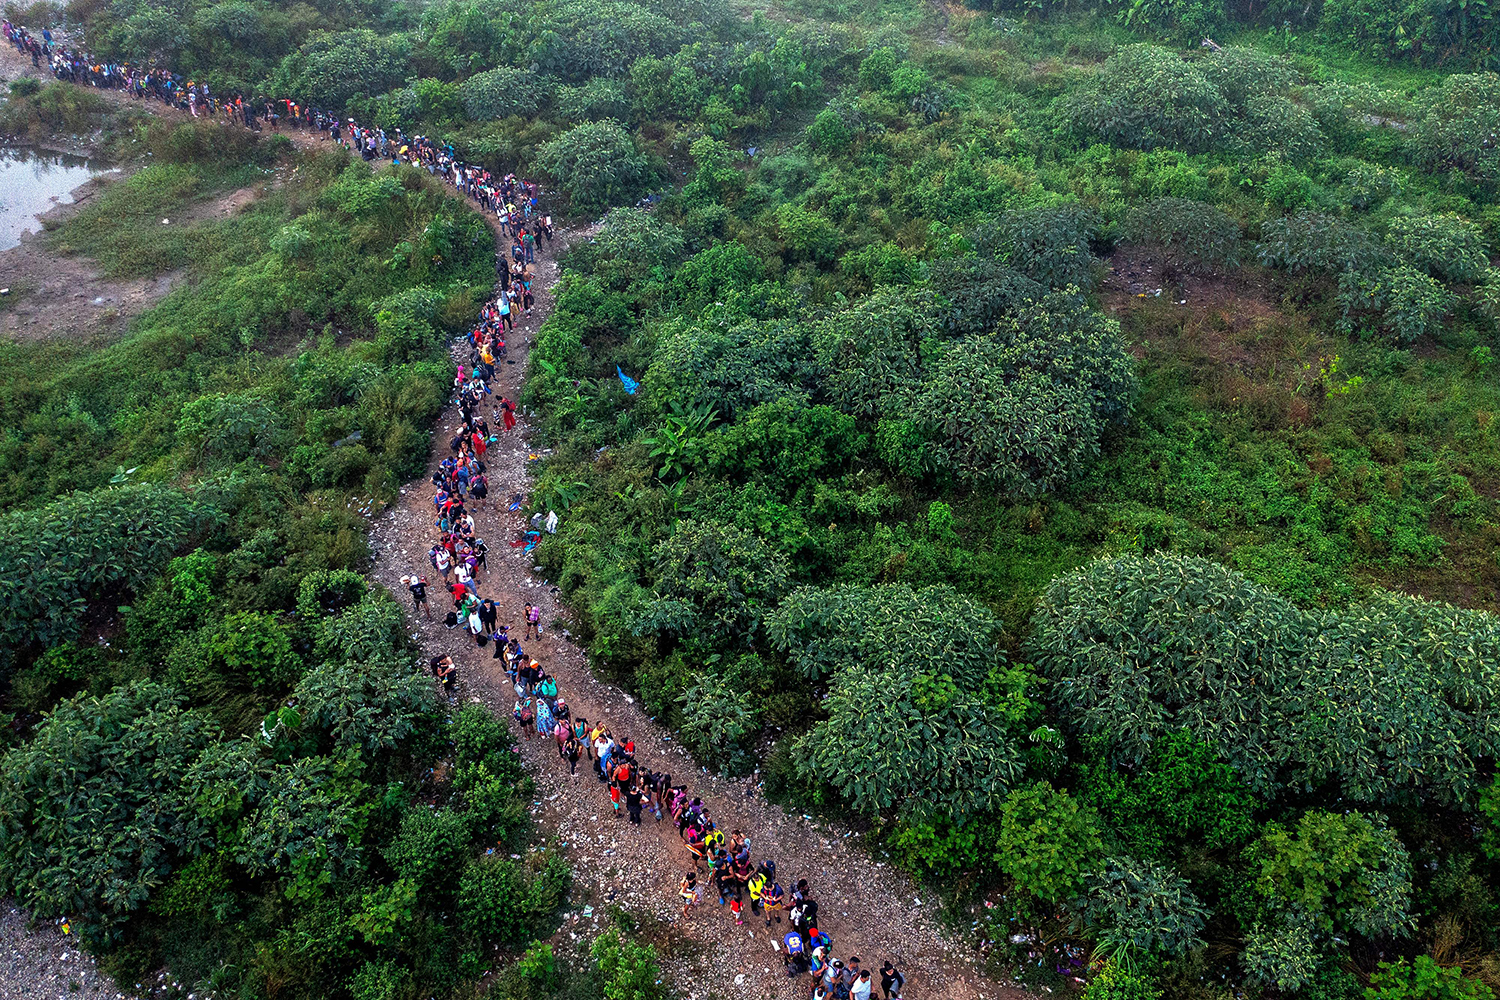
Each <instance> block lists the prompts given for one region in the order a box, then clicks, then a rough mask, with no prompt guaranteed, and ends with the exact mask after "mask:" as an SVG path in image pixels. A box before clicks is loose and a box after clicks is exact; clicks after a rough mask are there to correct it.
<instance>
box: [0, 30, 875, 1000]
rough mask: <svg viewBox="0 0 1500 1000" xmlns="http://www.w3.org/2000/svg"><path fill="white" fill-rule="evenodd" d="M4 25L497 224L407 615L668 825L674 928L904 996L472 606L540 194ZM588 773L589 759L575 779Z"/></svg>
mask: <svg viewBox="0 0 1500 1000" xmlns="http://www.w3.org/2000/svg"><path fill="white" fill-rule="evenodd" d="M0 27H3V32H4V35H5V38H6V40H7V41H8V42H9V43H10V44H11V45H13V46H14V47H15V48H16V49H17V50H19V51H20V52H21V53H22V54H24V55H29V56H30V57H31V60H32V64H33V65H34V66H36V67H38V68H39V69H40V68H41V67H42V66H43V65H44V64H45V65H46V66H47V68H48V69H49V70H50V71H51V72H52V74H53V75H54V76H55V77H56V78H57V79H59V80H64V81H68V82H72V83H75V84H79V85H83V86H92V87H100V88H107V89H115V90H121V91H124V92H126V93H128V94H130V95H131V96H132V97H134V98H135V99H137V100H159V101H162V102H163V103H165V104H167V105H169V106H171V107H174V108H178V109H180V110H184V111H187V112H189V113H191V114H192V115H194V116H195V117H204V116H208V117H217V118H222V119H224V120H227V121H230V122H236V123H240V124H243V125H244V126H245V127H247V128H251V129H257V130H258V129H260V128H262V127H269V128H271V129H273V130H274V129H279V128H281V127H290V128H296V129H302V130H307V131H311V132H314V133H323V134H325V135H326V137H327V139H328V140H329V141H330V142H334V143H338V144H340V145H342V146H345V147H346V148H348V149H349V150H350V151H351V152H353V153H357V154H359V155H360V156H362V157H363V158H364V159H365V160H368V161H373V160H377V159H382V160H383V159H389V160H390V161H391V162H392V163H408V164H412V165H415V166H418V167H422V168H425V169H426V170H427V171H428V172H429V173H431V174H433V175H434V176H440V177H442V178H443V179H444V180H445V181H447V182H448V183H450V184H452V185H453V186H454V187H455V188H457V189H458V190H459V191H461V192H463V193H464V194H465V195H466V196H468V197H469V198H470V199H471V200H472V201H474V202H476V203H477V204H478V205H479V206H480V208H481V209H483V210H485V211H487V212H490V213H492V214H493V215H494V216H496V217H497V219H498V226H497V228H498V229H499V231H500V234H501V235H502V236H504V237H508V238H509V239H510V241H511V245H510V248H509V254H508V256H507V255H505V254H497V258H498V260H497V265H496V269H497V274H498V278H499V281H498V284H499V289H498V291H497V294H496V297H495V299H494V300H493V301H491V302H490V303H489V304H488V305H486V306H485V308H484V309H483V310H482V312H481V315H480V317H479V320H478V321H477V322H476V323H475V324H474V326H473V327H472V329H470V331H469V333H468V336H467V349H466V355H467V356H466V359H465V361H464V362H463V363H460V364H458V365H457V368H456V371H455V375H454V391H455V400H456V403H457V405H458V410H459V416H460V423H459V426H458V428H457V429H456V431H455V433H454V435H453V436H452V437H451V438H450V440H449V442H448V450H449V455H448V457H447V458H445V459H444V460H443V461H442V462H441V463H440V465H439V468H438V470H437V472H436V473H435V474H434V475H433V477H432V484H433V486H434V494H433V498H432V504H433V511H434V520H433V527H434V530H435V531H436V533H437V541H436V543H435V544H434V545H433V546H432V547H431V549H430V550H429V552H428V563H429V566H430V569H431V571H432V573H433V574H434V577H433V578H432V579H431V580H430V579H429V577H428V576H427V575H424V574H423V573H422V572H418V573H413V574H408V575H406V576H403V577H402V578H401V582H402V583H403V584H404V585H405V586H406V587H407V588H408V590H409V591H410V593H411V596H412V602H413V607H414V610H415V611H416V613H418V614H421V615H424V616H426V617H427V618H429V619H431V618H432V617H433V614H432V607H431V605H432V597H431V596H430V595H429V589H430V588H431V587H432V585H433V583H434V582H435V581H436V580H437V579H441V581H442V586H443V588H444V591H445V593H446V594H447V595H448V598H449V600H450V601H451V610H448V611H446V612H445V614H444V623H445V624H446V625H447V627H448V628H449V629H450V630H454V631H456V630H459V629H462V630H464V631H465V632H466V633H467V634H468V635H469V636H470V637H471V638H472V640H473V641H474V643H475V644H476V646H478V647H479V648H481V649H483V648H486V647H489V648H491V649H492V651H493V652H492V659H496V660H502V661H503V664H502V666H503V669H504V671H505V674H506V676H507V678H508V679H509V681H510V683H511V686H512V688H513V690H514V692H515V702H514V705H513V706H512V710H511V714H512V717H513V719H514V720H515V722H516V723H517V724H518V725H519V726H520V727H521V729H522V731H523V733H524V734H525V736H526V738H528V739H536V738H540V739H551V740H553V741H554V742H555V744H556V750H557V755H558V759H559V761H560V762H561V765H566V767H567V768H568V772H569V773H570V774H571V775H572V777H573V780H575V781H582V780H583V778H584V776H585V774H589V773H591V774H592V777H593V778H594V780H595V781H597V782H598V783H599V784H600V785H601V786H602V787H603V789H604V790H605V791H606V792H607V794H608V796H609V799H610V805H611V808H612V810H613V815H614V817H615V818H616V819H617V820H619V821H621V822H628V823H630V824H632V825H634V826H637V827H639V826H641V825H642V823H643V821H644V818H645V817H646V816H650V817H651V818H652V820H653V822H654V823H658V824H660V823H668V824H670V826H671V827H672V828H674V829H675V831H676V833H677V835H678V837H679V839H680V840H681V843H682V849H683V852H684V859H685V860H686V861H687V862H689V863H690V864H691V867H690V868H687V869H686V870H685V871H684V873H683V875H682V878H681V880H680V882H679V884H678V889H677V891H678V894H679V896H680V898H681V900H682V916H683V918H684V919H686V918H687V917H689V916H690V915H691V914H693V913H694V912H695V911H696V910H697V908H698V907H699V904H700V903H701V902H703V901H704V900H705V899H714V900H716V901H717V905H719V906H723V907H725V912H726V913H727V914H728V916H729V918H730V919H733V920H734V921H735V923H736V925H743V924H744V923H745V921H746V919H747V917H748V919H750V920H751V921H752V922H753V921H758V920H763V921H764V923H765V927H766V928H768V929H769V928H771V927H773V926H776V927H777V931H776V933H775V934H774V935H773V938H772V940H773V945H772V947H774V948H775V949H776V950H777V951H778V952H779V953H780V955H781V960H782V963H783V966H784V968H785V970H786V973H787V975H788V976H789V977H805V981H807V982H809V984H810V985H809V990H810V996H811V998H812V1000H870V998H871V997H872V996H873V995H874V992H873V991H874V988H875V983H876V982H877V981H878V982H879V984H880V991H881V995H882V996H883V997H884V998H885V1000H893V998H897V997H900V996H901V990H902V988H903V986H904V984H905V981H904V978H903V977H902V975H901V972H900V971H899V970H898V969H897V968H896V966H895V965H894V963H893V962H891V961H889V960H887V961H886V962H885V963H884V964H883V965H882V966H881V967H880V968H879V969H878V970H872V969H870V968H866V967H864V966H863V965H862V964H861V960H860V959H859V957H858V956H854V955H851V956H849V958H848V959H847V961H845V960H841V959H839V958H836V957H834V951H833V942H832V940H831V939H830V938H829V935H828V934H827V932H826V931H825V930H821V929H819V927H818V902H817V900H816V898H814V895H813V892H812V889H811V887H810V886H809V883H808V880H807V879H805V878H802V879H798V880H797V881H796V882H795V883H794V884H793V886H792V890H791V892H790V893H788V892H787V891H786V890H785V888H784V887H783V886H782V884H781V882H780V881H779V880H778V875H777V869H776V863H775V861H774V860H773V859H771V858H769V857H764V858H760V859H759V860H756V859H755V857H754V855H753V854H752V851H751V837H750V836H749V835H747V834H745V833H744V832H742V831H740V830H733V829H731V830H729V831H727V832H726V831H725V830H723V829H722V828H721V827H720V825H719V823H718V822H717V821H716V820H715V818H714V816H713V814H712V812H711V810H710V808H709V806H708V804H707V803H706V802H704V801H703V799H702V798H700V797H699V796H696V795H693V794H692V793H691V791H690V789H689V787H688V785H687V784H686V783H685V782H680V783H679V782H676V781H674V779H673V777H672V775H671V774H670V773H668V772H666V771H656V770H653V769H652V768H651V767H649V766H646V765H645V764H642V763H641V762H640V761H639V760H638V759H637V756H636V744H635V741H634V740H633V739H632V738H631V737H630V736H629V735H628V734H621V735H617V734H616V733H615V732H614V730H613V728H612V727H611V726H610V725H609V723H608V722H606V721H604V720H589V719H586V718H584V717H582V716H581V715H575V714H574V712H573V710H572V708H571V706H570V705H569V704H568V701H567V699H566V697H565V696H564V694H563V692H562V691H561V690H560V689H559V686H558V683H557V678H556V677H554V676H552V675H551V674H549V673H548V672H547V670H546V668H545V667H543V666H542V664H541V663H540V661H539V660H538V659H537V658H536V657H535V656H533V655H531V654H529V653H528V652H527V651H526V649H525V645H524V644H525V643H528V642H531V641H532V640H539V639H540V638H541V636H542V632H543V629H544V628H545V627H546V626H545V625H544V623H543V622H542V609H541V608H540V607H539V606H536V605H532V604H527V605H526V608H525V611H524V612H523V616H522V617H523V621H522V622H521V629H520V631H521V634H520V635H513V634H512V631H511V628H512V627H511V625H510V624H508V623H502V622H500V620H499V619H500V605H499V604H498V603H497V602H496V601H495V600H494V599H493V598H492V597H488V596H482V595H481V588H482V587H483V586H484V577H485V576H486V575H487V574H488V571H489V568H488V565H487V561H486V560H487V555H488V551H489V548H488V545H487V544H486V543H485V541H484V539H483V538H482V537H480V536H479V535H478V526H477V524H476V522H475V519H474V511H477V510H483V509H484V506H485V504H486V503H487V501H488V499H489V496H490V489H491V488H490V483H489V478H488V469H487V465H486V462H485V456H486V454H487V452H488V451H489V449H490V447H492V446H493V445H494V444H495V443H496V442H497V441H498V440H499V436H500V435H501V434H504V433H508V432H510V431H513V430H514V429H515V427H516V417H515V411H516V406H515V404H514V403H513V402H512V401H511V400H510V399H508V398H505V397H504V396H503V395H502V396H501V398H500V399H499V400H498V401H496V400H494V398H493V397H494V390H493V388H492V386H491V383H492V381H493V380H494V378H495V373H496V363H497V361H498V359H500V358H504V357H505V356H506V354H507V351H508V349H507V345H506V341H505V338H506V336H507V334H509V333H511V332H512V331H513V330H514V329H515V327H516V316H517V315H518V314H520V315H521V316H522V317H523V318H529V317H530V316H531V313H532V310H533V308H534V307H535V295H534V290H533V287H532V286H533V281H534V273H533V271H532V266H533V265H534V264H535V261H536V255H537V254H538V253H539V252H540V244H539V241H541V242H544V243H545V244H546V245H548V246H550V244H551V242H552V237H553V235H554V229H553V222H552V218H551V216H550V215H546V214H544V213H543V212H542V211H541V209H540V205H539V202H540V198H541V191H540V188H539V186H538V185H537V184H535V183H533V182H528V181H524V180H519V179H517V178H516V177H515V176H514V175H507V176H505V177H498V178H497V177H495V176H494V175H492V174H491V172H490V171H489V170H487V169H485V168H484V167H483V166H480V165H476V164H469V163H464V162H463V161H461V160H459V159H458V158H457V157H456V156H455V155H454V150H453V147H452V146H450V145H446V144H444V143H441V142H438V141H437V140H434V139H432V138H430V137H426V136H420V135H414V136H406V135H404V134H402V132H401V131H400V130H399V129H398V130H394V131H392V132H390V133H387V132H386V130H384V129H380V128H369V127H365V126H361V125H360V124H359V123H358V122H356V121H355V120H354V119H352V118H347V119H346V118H341V117H340V116H339V115H338V114H335V113H333V112H330V111H328V110H326V109H321V108H317V107H313V106H310V105H308V104H306V103H304V102H300V101H297V100H294V99H291V98H278V99H275V100H271V99H267V98H266V97H264V96H255V97H247V96H246V95H245V94H243V93H228V94H220V93H217V92H215V91H213V90H212V89H211V88H210V86H209V84H208V83H206V82H200V81H197V80H192V79H184V78H183V77H182V76H181V75H180V74H176V73H172V72H171V71H169V70H166V69H160V68H155V69H144V68H141V67H136V66H131V65H129V64H126V63H115V62H111V61H107V60H100V59H96V58H94V57H92V56H89V55H88V54H86V53H84V52H81V51H79V50H77V49H72V48H69V47H67V46H64V45H61V44H58V43H57V42H56V41H55V40H54V38H53V36H52V34H51V32H50V31H43V32H42V33H41V35H40V36H39V37H38V36H33V35H32V34H31V33H30V32H28V31H27V30H26V29H25V28H22V27H19V26H17V25H14V24H12V23H11V22H10V21H8V20H6V21H4V22H3V25H0ZM486 406H492V415H493V418H494V424H491V423H490V422H489V421H488V420H486V419H485V417H484V415H483V412H482V411H483V409H484V408H485V407H486ZM523 505H524V499H523V497H522V496H521V495H520V494H515V495H513V496H512V497H511V498H510V500H509V501H508V509H509V510H510V511H516V510H519V509H520V508H521V507H522V506H523ZM556 526H557V520H556V515H551V516H549V517H546V518H545V519H544V518H543V517H542V515H540V514H538V515H537V516H536V517H535V518H533V521H532V523H531V524H530V526H529V530H524V529H523V530H521V531H518V532H517V537H516V538H515V539H514V540H513V541H512V542H511V544H512V545H513V546H517V547H522V546H524V547H525V550H526V551H528V552H529V551H530V550H531V549H532V548H534V547H535V545H536V544H537V542H538V541H539V539H540V537H541V532H542V530H544V529H545V530H556ZM429 665H430V667H431V669H432V673H433V675H434V677H436V678H437V680H438V681H439V683H440V684H441V685H442V686H443V688H444V689H445V690H446V691H447V692H449V694H450V695H451V694H453V693H454V692H455V691H456V688H457V684H458V668H457V665H456V664H455V663H454V660H453V657H452V656H437V657H433V658H431V660H430V661H429ZM583 762H587V764H586V766H585V769H584V772H583V773H580V771H579V764H580V763H583ZM747 907H748V912H747ZM783 920H784V921H785V923H784V924H783Z"/></svg>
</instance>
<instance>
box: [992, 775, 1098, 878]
mask: <svg viewBox="0 0 1500 1000" xmlns="http://www.w3.org/2000/svg"><path fill="white" fill-rule="evenodd" d="M1103 847H1104V844H1103V841H1101V840H1100V838H1099V823H1098V820H1097V818H1096V817H1095V816H1094V814H1093V812H1092V811H1091V810H1089V809H1088V808H1087V807H1080V806H1079V804H1078V803H1077V802H1075V801H1074V800H1073V798H1072V797H1071V796H1070V795H1068V793H1067V791H1066V790H1057V789H1054V788H1053V787H1052V786H1051V785H1050V784H1048V783H1047V782H1045V781H1038V782H1036V783H1035V784H1032V785H1028V786H1026V787H1025V788H1017V789H1015V790H1014V791H1012V792H1011V793H1010V794H1009V795H1007V796H1006V797H1005V801H1004V802H1002V803H1001V804H1000V829H999V833H998V835H997V837H996V838H995V844H994V851H995V859H996V862H997V864H998V865H999V867H1000V870H1001V871H1003V872H1005V874H1007V875H1009V876H1010V877H1011V878H1012V879H1014V880H1015V883H1016V885H1018V886H1019V887H1020V888H1022V889H1024V890H1026V891H1027V892H1029V893H1031V894H1033V895H1035V896H1037V897H1039V898H1041V899H1044V900H1047V901H1048V902H1054V903H1055V902H1060V901H1065V900H1071V899H1072V898H1073V896H1074V895H1075V894H1076V893H1077V891H1078V889H1079V886H1080V884H1081V881H1082V878H1083V873H1084V871H1085V870H1087V868H1088V866H1089V865H1090V864H1091V863H1092V862H1093V861H1094V859H1095V858H1097V857H1098V856H1099V854H1100V852H1101V851H1102V850H1103Z"/></svg>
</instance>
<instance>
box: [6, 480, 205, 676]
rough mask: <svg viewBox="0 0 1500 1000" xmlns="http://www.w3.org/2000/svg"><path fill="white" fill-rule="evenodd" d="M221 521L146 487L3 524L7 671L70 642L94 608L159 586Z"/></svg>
mask: <svg viewBox="0 0 1500 1000" xmlns="http://www.w3.org/2000/svg"><path fill="white" fill-rule="evenodd" d="M215 514H216V512H215V511H214V510H213V509H212V507H210V506H208V505H206V504H202V505H200V504H198V503H195V502H194V501H193V499H192V498H191V497H189V496H188V495H187V494H184V493H182V492H181V491H180V490H176V489H173V488H171V487H167V486H157V485H148V484H141V485H134V486H119V487H113V488H108V489H102V490H95V491H93V492H88V493H82V492H80V493H72V494H69V495H68V496H66V497H62V498H61V499H58V500H54V501H52V502H51V503H49V504H47V505H46V506H44V507H40V508H37V509H34V510H21V511H13V512H11V513H9V514H6V515H5V516H4V517H0V581H3V584H0V590H3V591H4V592H5V599H4V601H5V603H4V607H3V608H0V665H3V664H4V663H5V662H6V660H8V659H9V657H10V656H12V655H14V653H15V652H17V651H18V650H22V649H25V648H27V647H28V646H31V645H32V644H33V643H36V644H42V645H52V644H55V643H57V642H60V641H62V640H65V639H67V638H68V637H69V636H70V635H71V634H72V632H73V630H74V629H75V628H76V623H77V620H78V617H79V616H80V615H81V614H82V613H83V612H84V610H85V609H86V608H87V607H88V604H89V602H90V601H92V600H96V599H99V598H101V597H103V596H104V595H106V594H109V595H112V596H114V597H116V598H118V597H120V596H123V594H124V593H128V592H129V591H131V590H134V589H135V588H137V587H140V586H142V585H143V584H144V583H145V582H146V581H148V580H151V579H152V578H154V577H155V576H156V574H157V573H159V572H160V571H161V570H162V568H163V567H164V566H165V565H166V564H167V561H168V560H169V559H171V557H172V556H173V554H174V553H175V552H176V551H177V550H178V549H180V548H182V547H183V546H184V545H185V543H186V542H187V540H188V539H189V538H190V537H191V535H192V534H193V532H195V531H196V530H198V529H199V528H200V527H201V526H203V525H204V524H205V523H206V522H207V521H208V520H209V519H210V518H212V517H214V516H215ZM79 539H86V540H87V546H86V547H85V548H80V547H79ZM122 592H123V593H122Z"/></svg>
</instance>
